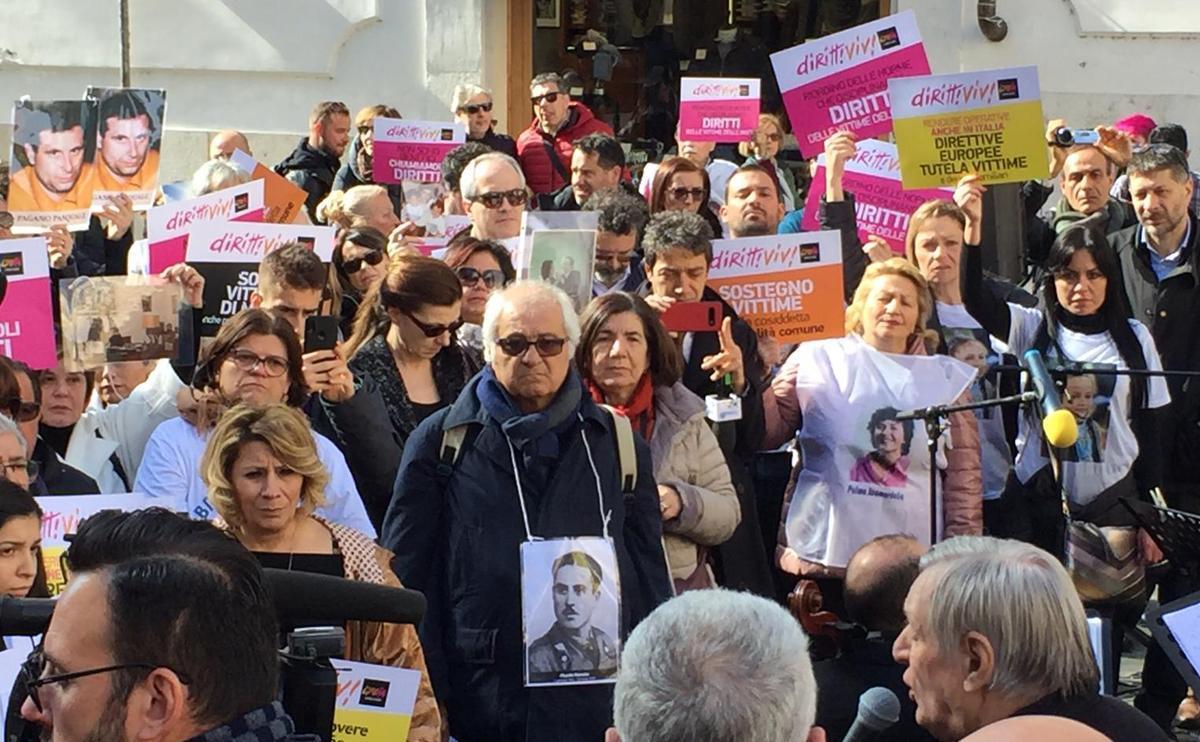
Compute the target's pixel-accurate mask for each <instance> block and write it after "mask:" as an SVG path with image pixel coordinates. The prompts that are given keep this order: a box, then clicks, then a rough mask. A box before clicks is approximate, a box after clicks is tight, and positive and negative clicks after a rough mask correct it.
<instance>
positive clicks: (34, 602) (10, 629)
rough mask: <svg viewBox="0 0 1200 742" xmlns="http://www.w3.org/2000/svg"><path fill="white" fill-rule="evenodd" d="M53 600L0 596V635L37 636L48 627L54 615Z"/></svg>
mask: <svg viewBox="0 0 1200 742" xmlns="http://www.w3.org/2000/svg"><path fill="white" fill-rule="evenodd" d="M55 602H56V601H55V600H54V599H53V598H12V597H9V596H7V595H3V596H0V635H4V636H37V635H38V634H41V633H44V632H45V631H46V627H47V626H49V625H50V616H51V615H52V614H53V613H54V604H55Z"/></svg>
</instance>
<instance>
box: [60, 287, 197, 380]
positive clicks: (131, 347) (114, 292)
mask: <svg viewBox="0 0 1200 742" xmlns="http://www.w3.org/2000/svg"><path fill="white" fill-rule="evenodd" d="M58 285H59V302H58V310H59V317H60V321H59V326H60V327H61V328H62V362H63V366H64V367H65V368H66V369H67V370H68V371H85V370H87V369H89V368H96V367H97V366H103V365H104V364H106V363H114V362H118V361H148V360H151V359H155V358H171V359H174V358H177V357H178V356H179V354H180V351H181V350H182V351H184V352H185V354H186V356H187V357H184V358H182V359H181V360H183V361H184V362H185V363H186V362H187V361H190V360H191V358H190V355H191V348H186V349H183V348H180V347H179V326H180V323H181V319H180V315H179V305H180V302H181V301H182V299H183V289H182V288H180V286H179V284H177V283H168V282H167V281H166V280H164V279H163V278H162V277H161V276H80V277H78V278H64V279H61V280H60V281H59V282H58ZM185 320H187V321H190V320H191V316H190V315H185Z"/></svg>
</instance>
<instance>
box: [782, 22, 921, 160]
mask: <svg viewBox="0 0 1200 742" xmlns="http://www.w3.org/2000/svg"><path fill="white" fill-rule="evenodd" d="M771 64H772V66H773V67H774V68H775V79H777V80H778V81H779V89H780V90H781V91H783V103H784V106H786V107H787V112H788V118H789V119H790V120H791V122H792V126H793V127H794V130H795V134H796V141H797V142H798V143H799V145H800V152H801V153H802V154H803V155H804V156H805V157H813V156H815V155H817V154H818V153H819V152H820V151H821V148H822V143H823V142H824V141H825V138H826V137H828V136H829V135H830V134H832V133H834V132H835V131H842V130H848V131H853V132H854V133H855V134H857V135H858V136H859V137H860V138H863V137H871V136H875V135H876V134H886V133H887V132H889V131H891V129H892V108H891V104H890V102H889V99H888V92H887V83H888V79H889V78H893V77H911V76H916V75H928V74H929V60H928V59H927V58H926V56H925V45H924V44H922V43H921V35H920V32H919V31H918V30H917V20H916V17H915V16H914V15H913V13H912V11H911V10H906V11H904V12H903V13H897V14H895V15H890V16H887V17H886V18H881V19H879V20H877V21H871V22H870V23H864V24H863V25H861V26H855V27H854V28H850V29H847V30H845V31H840V32H838V33H835V34H830V35H829V36H823V37H821V38H819V39H815V40H813V41H810V42H808V43H806V44H801V45H799V46H793V47H792V48H790V49H784V50H783V51H781V52H776V53H775V54H772V55H771Z"/></svg>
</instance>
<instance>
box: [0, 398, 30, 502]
mask: <svg viewBox="0 0 1200 742" xmlns="http://www.w3.org/2000/svg"><path fill="white" fill-rule="evenodd" d="M20 404H21V403H20V401H19V400H18V401H17V402H16V403H15V404H13V403H11V402H10V403H9V404H8V405H7V406H5V407H0V479H7V480H8V481H10V482H13V483H14V484H18V485H20V486H21V488H22V489H25V490H28V489H29V483H30V481H32V480H33V479H35V478H36V477H37V464H35V463H33V462H32V461H30V460H29V457H28V454H27V453H26V448H27V447H26V445H25V436H24V435H23V434H22V433H21V428H20V427H19V426H18V425H17V423H16V420H15V417H14V416H15V415H17V414H18V412H19V409H20Z"/></svg>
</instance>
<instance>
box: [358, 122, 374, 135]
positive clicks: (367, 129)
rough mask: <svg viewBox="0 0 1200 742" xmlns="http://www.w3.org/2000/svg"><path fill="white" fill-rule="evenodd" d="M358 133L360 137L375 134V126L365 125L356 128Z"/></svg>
mask: <svg viewBox="0 0 1200 742" xmlns="http://www.w3.org/2000/svg"><path fill="white" fill-rule="evenodd" d="M358 133H359V134H360V135H362V136H364V137H365V136H366V135H368V134H374V133H375V124H367V125H366V126H360V127H358Z"/></svg>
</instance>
